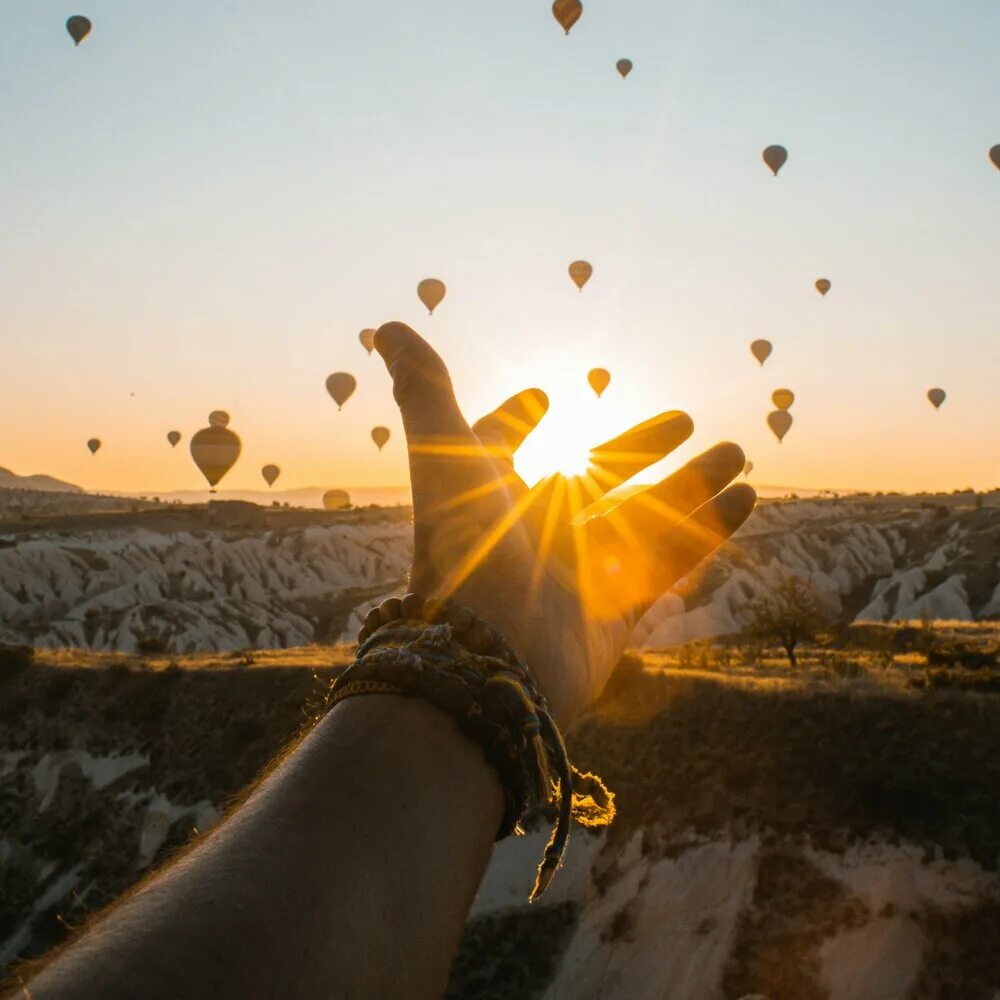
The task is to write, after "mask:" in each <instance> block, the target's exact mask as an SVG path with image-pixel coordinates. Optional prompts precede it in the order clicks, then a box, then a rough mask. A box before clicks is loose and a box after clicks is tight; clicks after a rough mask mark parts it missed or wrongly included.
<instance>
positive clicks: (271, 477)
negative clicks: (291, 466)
mask: <svg viewBox="0 0 1000 1000" xmlns="http://www.w3.org/2000/svg"><path fill="white" fill-rule="evenodd" d="M260 474H261V475H262V476H263V477H264V482H265V483H267V485H268V486H273V485H274V481H275V480H276V479H277V478H278V476H280V475H281V469H279V468H278V467H277V466H276V465H265V466H264V468H263V469H261V470H260Z"/></svg>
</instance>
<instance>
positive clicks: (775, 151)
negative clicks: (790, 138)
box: [763, 146, 788, 177]
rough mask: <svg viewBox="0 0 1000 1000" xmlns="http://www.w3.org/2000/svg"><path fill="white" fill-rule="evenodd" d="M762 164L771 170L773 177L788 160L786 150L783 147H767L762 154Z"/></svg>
mask: <svg viewBox="0 0 1000 1000" xmlns="http://www.w3.org/2000/svg"><path fill="white" fill-rule="evenodd" d="M763 156H764V162H765V163H766V164H767V165H768V166H769V167H770V168H771V173H772V174H774V176H775V177H777V176H778V171H779V170H780V169H781V168H782V167H783V166H784V165H785V160H787V159H788V150H787V149H785V147H784V146H768V147H767V149H765V150H764V153H763Z"/></svg>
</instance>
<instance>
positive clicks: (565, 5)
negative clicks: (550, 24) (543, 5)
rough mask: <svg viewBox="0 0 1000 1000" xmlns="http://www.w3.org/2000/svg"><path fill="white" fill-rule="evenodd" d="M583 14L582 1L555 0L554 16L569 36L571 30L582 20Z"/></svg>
mask: <svg viewBox="0 0 1000 1000" xmlns="http://www.w3.org/2000/svg"><path fill="white" fill-rule="evenodd" d="M582 13H583V4H582V3H580V0H555V3H553V4H552V16H553V17H554V18H555V19H556V20H557V21H558V22H559V24H560V25H561V26H562V29H563V31H565V32H566V34H567V35H568V34H569V29H570V28H572V27H573V25H574V24H576V22H577V21H579V20H580V15H581V14H582Z"/></svg>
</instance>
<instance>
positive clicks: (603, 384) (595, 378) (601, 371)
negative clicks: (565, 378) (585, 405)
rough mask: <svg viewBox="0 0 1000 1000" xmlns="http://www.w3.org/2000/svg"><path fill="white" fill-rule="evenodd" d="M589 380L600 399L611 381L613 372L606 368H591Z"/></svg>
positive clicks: (588, 374)
mask: <svg viewBox="0 0 1000 1000" xmlns="http://www.w3.org/2000/svg"><path fill="white" fill-rule="evenodd" d="M587 381H588V382H589V383H590V388H591V389H593V390H594V392H595V393H597V398H598V399H600V398H601V395H602V393H603V392H604V390H605V389H607V387H608V385H609V384H610V383H611V372H609V371H608V370H607V369H606V368H591V369H590V371H589V372H588V373H587Z"/></svg>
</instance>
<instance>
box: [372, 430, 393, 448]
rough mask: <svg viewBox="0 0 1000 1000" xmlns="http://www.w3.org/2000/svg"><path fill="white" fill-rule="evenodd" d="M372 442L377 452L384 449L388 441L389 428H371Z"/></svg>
mask: <svg viewBox="0 0 1000 1000" xmlns="http://www.w3.org/2000/svg"><path fill="white" fill-rule="evenodd" d="M372 440H373V441H374V442H375V443H376V444H377V445H378V450H379V451H381V450H382V449H383V448H384V447H385V445H386V442H387V441H388V440H389V428H388V427H373V428H372Z"/></svg>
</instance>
